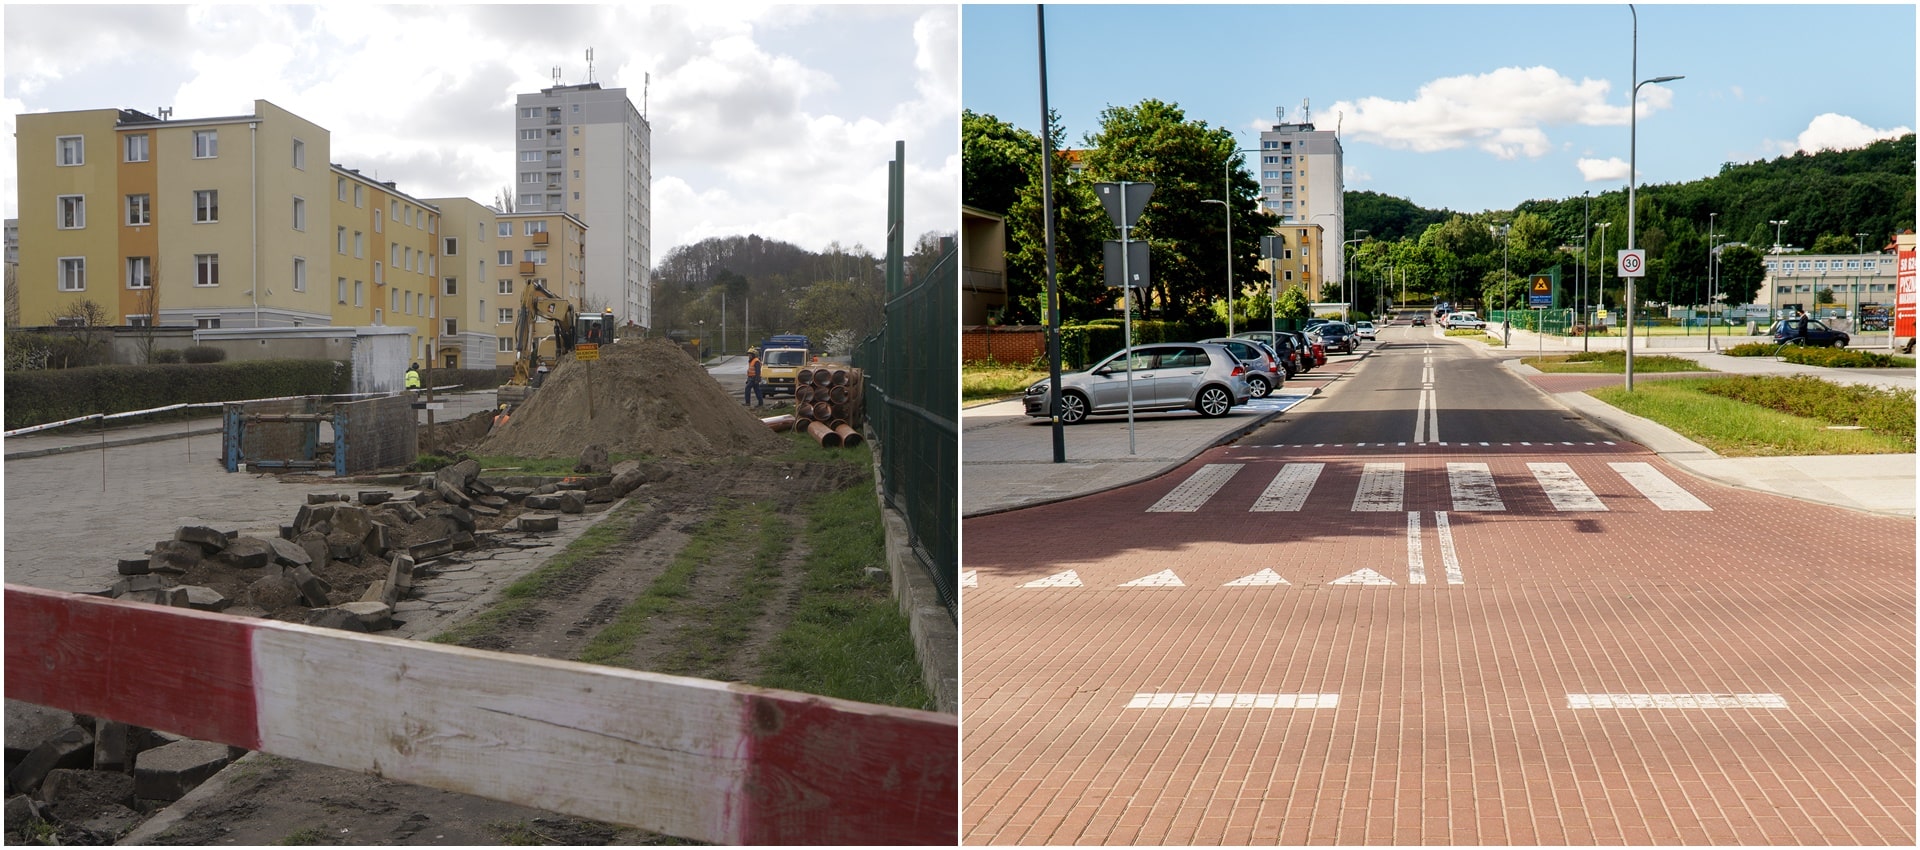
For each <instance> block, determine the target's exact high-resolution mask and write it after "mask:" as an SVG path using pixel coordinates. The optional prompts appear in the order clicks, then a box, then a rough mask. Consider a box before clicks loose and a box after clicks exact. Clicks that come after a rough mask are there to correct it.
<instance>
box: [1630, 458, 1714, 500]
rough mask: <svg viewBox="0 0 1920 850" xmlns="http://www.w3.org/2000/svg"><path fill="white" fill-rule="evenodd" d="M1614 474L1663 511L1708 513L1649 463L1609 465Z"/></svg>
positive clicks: (1692, 496) (1691, 495) (1692, 497)
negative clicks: (1618, 475) (1617, 474)
mask: <svg viewBox="0 0 1920 850" xmlns="http://www.w3.org/2000/svg"><path fill="white" fill-rule="evenodd" d="M1607 465H1608V466H1611V467H1613V471H1614V472H1618V473H1620V477H1621V478H1624V479H1626V480H1627V483H1628V484H1631V485H1633V489H1635V490H1639V491H1640V494H1641V495H1643V496H1646V497H1647V500H1648V501H1651V502H1653V503H1654V504H1655V505H1658V506H1659V507H1660V509H1661V510H1663V511H1710V510H1713V509H1712V508H1710V507H1707V503H1706V502H1702V501H1700V499H1699V498H1697V497H1695V496H1694V495H1693V494H1692V493H1689V492H1687V491H1686V490H1683V489H1681V487H1680V485H1678V484H1675V483H1673V479H1671V478H1668V477H1666V476H1665V475H1661V474H1660V471H1659V470H1657V469H1654V468H1653V464H1650V463H1609V464H1607Z"/></svg>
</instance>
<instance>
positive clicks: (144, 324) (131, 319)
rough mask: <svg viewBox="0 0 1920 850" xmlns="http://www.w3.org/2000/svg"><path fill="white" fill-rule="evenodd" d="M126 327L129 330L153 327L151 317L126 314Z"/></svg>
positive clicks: (142, 314) (143, 314)
mask: <svg viewBox="0 0 1920 850" xmlns="http://www.w3.org/2000/svg"><path fill="white" fill-rule="evenodd" d="M127 327H130V328H150V327H153V317H152V316H149V315H147V314H145V313H128V314H127Z"/></svg>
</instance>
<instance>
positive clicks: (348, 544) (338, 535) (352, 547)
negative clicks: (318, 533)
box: [327, 530, 366, 561]
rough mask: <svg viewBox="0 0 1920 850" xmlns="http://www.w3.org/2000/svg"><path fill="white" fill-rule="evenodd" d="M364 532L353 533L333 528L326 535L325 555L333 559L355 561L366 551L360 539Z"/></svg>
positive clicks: (364, 537)
mask: <svg viewBox="0 0 1920 850" xmlns="http://www.w3.org/2000/svg"><path fill="white" fill-rule="evenodd" d="M365 539H366V534H365V533H364V532H363V533H360V534H354V533H353V532H350V531H342V530H335V531H334V532H333V533H332V534H328V535H327V557H328V558H329V559H331V560H335V561H357V560H359V559H360V555H361V554H362V553H364V552H365V551H366V546H365V545H363V544H362V541H363V540H365Z"/></svg>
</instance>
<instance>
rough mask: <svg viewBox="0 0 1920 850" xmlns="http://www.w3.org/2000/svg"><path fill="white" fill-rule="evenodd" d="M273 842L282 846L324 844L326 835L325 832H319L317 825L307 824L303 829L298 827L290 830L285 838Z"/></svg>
mask: <svg viewBox="0 0 1920 850" xmlns="http://www.w3.org/2000/svg"><path fill="white" fill-rule="evenodd" d="M274 843H275V844H279V845H283V846H304V845H312V844H325V843H327V835H326V833H324V832H321V831H320V828H319V827H317V826H309V827H306V828H305V829H299V830H295V831H293V832H290V833H288V834H287V836H286V837H285V838H282V839H280V840H279V841H275V842H274Z"/></svg>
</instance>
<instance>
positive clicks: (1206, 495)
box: [1147, 463, 1243, 513]
mask: <svg viewBox="0 0 1920 850" xmlns="http://www.w3.org/2000/svg"><path fill="white" fill-rule="evenodd" d="M1241 466H1243V464H1238V463H1209V464H1207V465H1206V466H1203V467H1200V471H1198V472H1195V473H1194V474H1193V475H1192V476H1191V477H1189V478H1187V480H1185V481H1182V482H1180V486H1178V487H1175V488H1173V492H1171V493H1168V494H1167V495H1165V496H1163V497H1161V499H1160V501H1158V502H1155V503H1153V507H1151V508H1148V509H1147V512H1148V513H1191V512H1193V511H1197V510H1199V509H1200V506H1201V505H1204V504H1206V503H1207V500H1208V499H1211V498H1213V494H1214V493H1216V492H1219V490H1220V488H1221V487H1223V486H1226V483H1227V482H1228V481H1229V480H1231V479H1232V478H1233V476H1234V474H1235V473H1237V472H1239V471H1240V467H1241Z"/></svg>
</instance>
